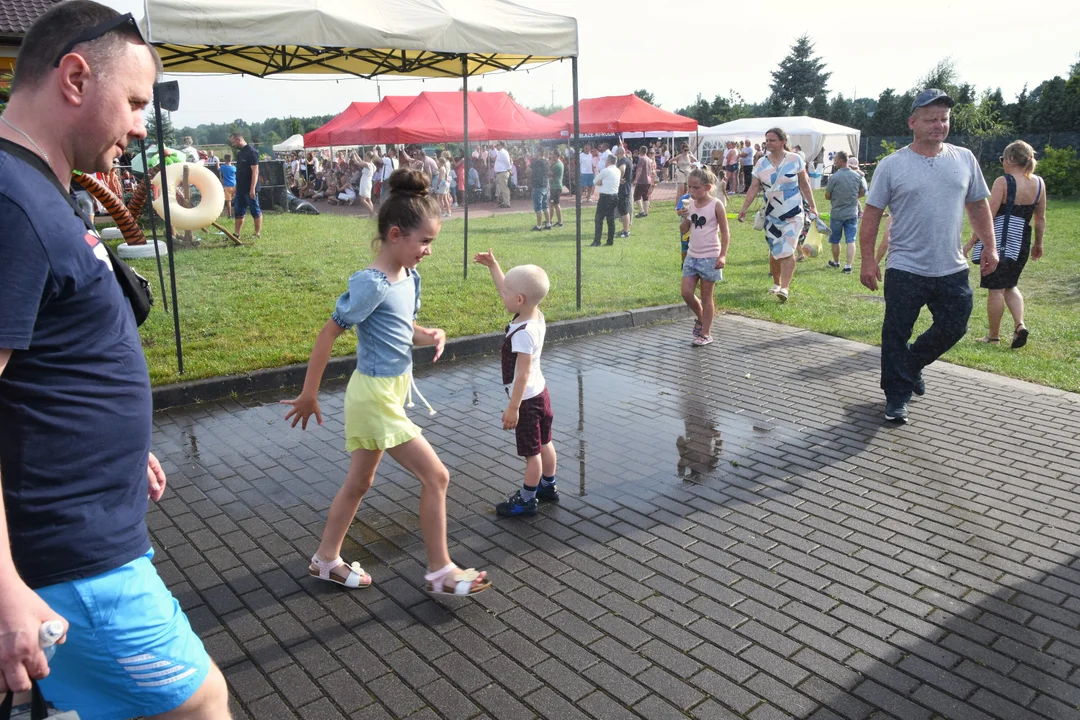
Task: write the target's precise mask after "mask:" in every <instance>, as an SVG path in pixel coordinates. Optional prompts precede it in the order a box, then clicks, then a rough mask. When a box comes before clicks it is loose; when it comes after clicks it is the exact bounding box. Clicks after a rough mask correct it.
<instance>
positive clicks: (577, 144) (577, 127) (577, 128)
mask: <svg viewBox="0 0 1080 720" xmlns="http://www.w3.org/2000/svg"><path fill="white" fill-rule="evenodd" d="M570 71H571V72H572V73H573V75H574V142H573V145H572V147H573V148H574V150H573V152H575V153H577V156H578V159H579V160H580V158H581V118H580V116H579V114H578V67H577V56H575V57H572V58H570ZM158 127H161V125H160V123H159V124H158ZM571 159H573V158H571ZM574 185H575V187H577V192H576V193H575V197H574V207H575V208H576V209H577V212H576V213H575V216H576V217H575V218H574V222H575V224H576V225H577V309H578V310H580V309H581V168H580V167H579V168H578V177H577V182H576V183H574Z"/></svg>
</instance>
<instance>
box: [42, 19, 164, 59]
mask: <svg viewBox="0 0 1080 720" xmlns="http://www.w3.org/2000/svg"><path fill="white" fill-rule="evenodd" d="M127 23H131V27H133V28H135V32H136V34H138V36H139V37H140V38H142V31H141V30H140V29H139V24H138V23H137V22H135V18H134V17H133V16H132V15H131V13H124V14H123V15H117V16H116V17H114V18H113V19H112V20H106V21H105V22H103V23H101V24H100V25H95V26H94V27H92V28H89V29H88V30H86V31H85V32H82V33H80V34H79V35H77V36H75V38H73V39H72V41H71V42H69V43H68V44H67V45H65V46H64V49H63V50H61V51H60V54H59V55H57V56H56V60H54V61H53V67H60V61H61V60H63V59H64V56H65V55H67V54H68V53H70V52H71V51H72V50H73V49H74V48H75V46H76V45H78V44H79V43H84V42H90V41H91V40H97V39H98V38H99V37H101V36H103V35H105V33H108V32H111V31H113V30H115V29H116V28H118V27H121V26H122V25H126V24H127ZM144 42H145V40H144Z"/></svg>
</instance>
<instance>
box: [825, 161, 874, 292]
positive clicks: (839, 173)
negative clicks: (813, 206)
mask: <svg viewBox="0 0 1080 720" xmlns="http://www.w3.org/2000/svg"><path fill="white" fill-rule="evenodd" d="M847 160H848V156H847V153H846V152H844V151H843V150H840V151H838V152H837V153H836V155H834V156H833V172H832V175H830V176H829V184H828V185H827V186H826V187H825V199H826V200H829V201H830V202H832V210H831V211H830V213H829V228H830V230H831V232H830V233H829V245H830V246H831V247H832V258H833V259H832V260H830V261H829V267H834V268H838V267H840V241H841V240H842V239H843V240H847V264H845V265H844V272H845V273H850V272H851V263H852V262H854V260H855V231H856V228H858V226H859V198H861V197H862V196H863V195H865V194H866V181H865V180H863V179H862V176H861V175H857V174H856V173H855V172H854V171H853V170H851V169H849V168H848V166H847Z"/></svg>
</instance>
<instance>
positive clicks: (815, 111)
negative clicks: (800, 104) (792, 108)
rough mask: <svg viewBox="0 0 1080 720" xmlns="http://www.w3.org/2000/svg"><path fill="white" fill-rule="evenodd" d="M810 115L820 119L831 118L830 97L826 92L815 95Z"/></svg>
mask: <svg viewBox="0 0 1080 720" xmlns="http://www.w3.org/2000/svg"><path fill="white" fill-rule="evenodd" d="M810 117H815V118H818V119H819V120H827V119H828V118H829V98H828V97H826V96H825V93H818V94H817V95H815V96H814V100H813V102H811V103H810Z"/></svg>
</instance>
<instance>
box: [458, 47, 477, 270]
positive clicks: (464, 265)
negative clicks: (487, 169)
mask: <svg viewBox="0 0 1080 720" xmlns="http://www.w3.org/2000/svg"><path fill="white" fill-rule="evenodd" d="M461 90H462V92H461V105H462V110H461V112H462V114H463V117H464V118H465V119H464V123H463V124H464V126H465V143H464V145H465V149H464V151H463V152H464V153H465V166H464V167H463V169H462V172H464V173H465V192H464V193H462V196H461V201H462V202H463V203H464V205H465V242H464V243H462V247H463V250H462V258H461V277H462V279H463V280H468V279H469V159H470V158H469V56H468V55H462V56H461ZM477 172H479V171H477ZM456 184H457V183H455V185H456ZM455 189H456V188H455Z"/></svg>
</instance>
